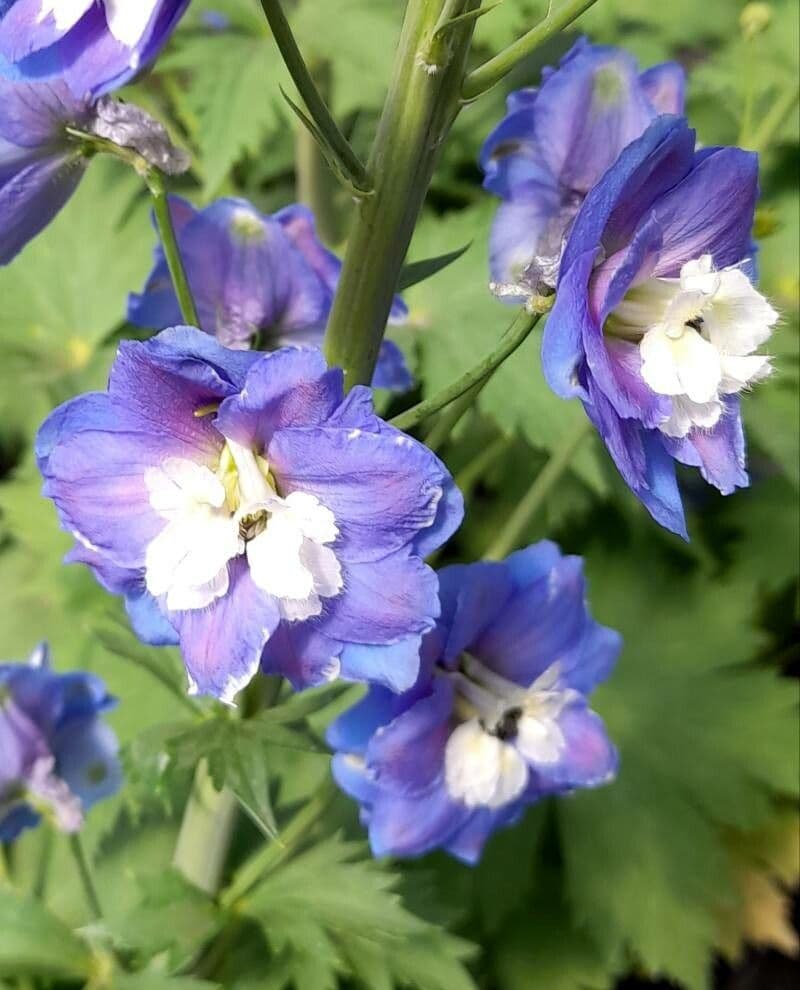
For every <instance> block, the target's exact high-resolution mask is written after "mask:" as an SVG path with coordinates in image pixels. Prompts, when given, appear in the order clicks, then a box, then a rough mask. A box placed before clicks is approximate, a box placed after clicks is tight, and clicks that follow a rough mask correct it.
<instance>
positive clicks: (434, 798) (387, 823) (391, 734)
mask: <svg viewBox="0 0 800 990" xmlns="http://www.w3.org/2000/svg"><path fill="white" fill-rule="evenodd" d="M439 577H440V596H441V602H442V614H441V616H440V617H439V621H438V622H437V624H436V628H435V629H434V630H433V631H432V632H431V633H429V634H428V636H427V637H426V638H425V640H424V642H423V645H422V653H421V657H422V662H421V669H420V676H419V678H418V680H417V683H416V684H415V685H414V687H413V688H412V690H410V691H408V692H406V693H405V694H401V695H394V694H392V693H391V692H389V691H387V690H385V689H384V688H381V687H373V688H371V689H370V691H369V693H368V694H367V696H366V697H365V698H364V699H363V700H362V701H361V702H359V703H358V704H356V705H355V706H354V707H353V708H351V709H350V710H349V711H347V712H345V714H344V715H342V716H341V717H340V718H339V719H338V720H337V721H336V722H334V724H333V725H332V726H331V728H330V730H329V734H328V738H329V741H330V744H331V746H332V747H333V748H334V749H335V750H337V756H336V757H335V758H334V773H335V775H336V779H337V781H338V782H339V784H340V785H341V787H343V788H344V790H346V791H347V792H348V793H349V794H351V795H352V796H353V797H354V798H355V799H356V800H357V801H358V802H359V803H360V804H361V808H362V820H363V822H364V823H365V824H366V825H367V826H368V828H369V835H370V841H371V843H372V849H373V851H374V853H375V855H378V856H380V855H399V856H416V855H420V854H422V853H425V852H428V851H430V850H431V849H434V848H437V847H442V848H445V849H447V850H448V851H449V852H450V853H452V854H453V855H455V856H457V857H459V858H460V859H462V860H464V861H465V862H468V863H474V862H475V861H477V859H478V857H479V856H480V853H481V849H482V848H483V845H484V843H485V842H486V839H487V838H488V836H489V835H490V834H491V832H492V831H494V830H495V829H496V828H498V827H501V826H503V825H508V824H511V823H512V822H515V821H516V820H518V819H519V817H520V815H521V814H522V812H523V811H524V809H525V808H526V807H527V806H528V805H530V804H533V803H535V802H537V801H539V800H540V799H541V798H542V797H544V796H546V795H550V794H559V793H565V792H568V791H571V790H574V789H576V788H579V787H595V786H597V785H599V784H603V783H605V782H607V781H608V780H610V779H611V778H612V777H613V776H614V774H615V772H616V766H617V754H616V750H615V749H614V747H613V745H612V744H611V743H610V742H609V740H608V737H607V736H606V732H605V729H604V727H603V724H602V722H601V720H600V719H599V717H598V716H597V715H596V714H595V713H594V712H592V711H591V709H590V708H589V707H588V705H587V700H586V699H587V695H588V694H589V693H590V692H591V691H592V689H593V688H594V687H595V686H596V685H597V684H599V683H600V682H602V681H604V680H605V679H606V678H607V677H608V675H609V674H610V672H611V669H612V667H613V664H614V661H615V659H616V657H617V654H618V652H619V649H620V638H619V636H618V635H617V633H615V632H614V631H613V630H611V629H606V628H605V627H603V626H601V625H598V623H596V622H595V621H594V620H593V619H592V618H591V617H590V616H589V614H588V611H587V608H586V604H585V587H584V579H583V573H582V562H581V560H580V558H578V557H563V556H562V555H561V553H560V552H559V550H558V548H557V547H556V546H555V545H554V544H552V543H548V542H543V543H540V544H538V545H536V546H532V547H529V548H528V549H527V550H522V551H520V552H519V553H515V554H512V555H511V557H509V558H508V560H506V561H504V562H502V563H482V564H470V565H455V566H453V567H448V568H445V569H444V570H443V571H442V572H441V573H440V575H439Z"/></svg>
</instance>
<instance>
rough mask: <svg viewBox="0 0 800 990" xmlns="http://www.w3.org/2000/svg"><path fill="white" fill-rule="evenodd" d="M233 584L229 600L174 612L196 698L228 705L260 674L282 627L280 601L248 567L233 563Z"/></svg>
mask: <svg viewBox="0 0 800 990" xmlns="http://www.w3.org/2000/svg"><path fill="white" fill-rule="evenodd" d="M228 572H229V576H230V586H229V590H228V593H227V595H225V596H224V598H218V599H216V600H215V601H214V603H213V604H212V605H209V606H208V607H207V608H203V609H193V610H191V611H187V612H170V613H169V621H170V622H171V623H172V625H173V626H174V627H175V628H176V630H177V631H178V634H179V635H180V640H181V653H182V654H183V659H184V662H185V664H186V669H187V671H188V673H189V679H190V682H189V691H190V693H191V694H210V695H213V696H214V697H216V698H219V699H220V700H221V701H223V702H225V703H226V704H233V700H234V698H235V697H236V695H237V694H238V693H239V692H240V691H241V690H242V689H243V688H244V687H246V686H247V684H249V683H250V681H251V680H252V679H253V677H255V675H256V674H257V673H258V668H259V664H260V661H261V654H262V651H263V649H264V646H265V645H266V643H267V640H268V639H269V637H270V636H271V635H272V633H273V632H274V631H275V629H277V627H278V623H279V622H280V611H279V609H278V604H277V602H276V601H275V600H274V599H272V598H270V597H269V596H268V595H265V594H264V592H263V591H261V589H260V588H258V587H256V585H255V584H254V583H253V581H252V579H251V577H250V572H249V570H248V568H247V564H246V562H245V561H244V559H243V558H241V557H240V558H237V559H236V560H233V561H231V562H230V563H229V564H228Z"/></svg>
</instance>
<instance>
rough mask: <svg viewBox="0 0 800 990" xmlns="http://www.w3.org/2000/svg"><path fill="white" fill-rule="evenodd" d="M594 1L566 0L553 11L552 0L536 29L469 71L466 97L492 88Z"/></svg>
mask: <svg viewBox="0 0 800 990" xmlns="http://www.w3.org/2000/svg"><path fill="white" fill-rule="evenodd" d="M594 3H596V0H565V2H563V3H561V4H558V6H557V9H556V10H555V11H553V9H552V8H553V6H555V3H554V0H551V4H550V9H549V10H548V13H547V16H546V17H545V18H544V19H543V20H541V21H539V23H538V24H537V25H536V26H535V27H534V28H532V29H531V30H530V31H528V33H527V34H524V35H523V36H522V37H521V38H519V39H518V40H517V41H515V42H514V43H513V44H512V45H509V46H508V48H506V49H504V50H503V51H502V52H500V53H499V54H498V55H495V56H494V58H491V59H489V61H488V62H484V64H483V65H481V66H479V67H478V68H477V69H474V70H473V71H472V72H470V74H469V75H468V76H467V78H466V80H465V81H464V86H463V89H462V91H461V95H462V97H463V99H464V100H467V101H469V100H474V99H476V98H477V97H479V96H481V95H482V94H483V93H485V92H486V91H487V90H489V89H491V88H492V86H494V85H495V84H496V83H498V82H500V80H501V79H503V78H504V77H505V76H507V75H508V73H509V72H511V70H512V69H513V68H514V67H515V66H516V65H517V64H518V63H519V62H521V61H522V60H523V59H525V58H527V57H528V56H529V55H531V54H533V52H534V51H535V50H536V49H537V48H538V47H539V46H540V45H543V44H544V43H545V42H547V41H549V40H550V38H552V37H553V35H554V34H558V32H559V31H563V30H564V28H566V27H569V25H570V24H571V23H572V22H573V21H574V20H575V19H576V18H577V17H580V15H581V14H582V13H583V12H584V11H585V10H588V9H589V7H591V6H592V4H594Z"/></svg>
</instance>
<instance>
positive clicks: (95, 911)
mask: <svg viewBox="0 0 800 990" xmlns="http://www.w3.org/2000/svg"><path fill="white" fill-rule="evenodd" d="M69 848H70V851H71V852H72V856H73V859H74V860H75V865H76V867H77V868H78V876H79V877H80V881H81V885H82V886H83V892H84V895H85V897H86V903H87V904H88V905H89V911H90V912H91V915H92V920H93V921H101V920H102V918H103V908H102V906H101V904H100V898H99V897H98V894H97V886H96V884H95V882H94V877H93V875H92V868H91V866H90V864H89V858H88V857H87V855H86V850H85V849H84V848H83V842H82V841H81V837H80V835H79V834H78V833H77V832H76V833H75V834H74V835H71V836H70V837H69Z"/></svg>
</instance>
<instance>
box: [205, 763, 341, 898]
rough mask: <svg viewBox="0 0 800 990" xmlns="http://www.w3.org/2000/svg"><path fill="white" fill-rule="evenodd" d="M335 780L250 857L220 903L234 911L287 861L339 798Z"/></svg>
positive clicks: (237, 873)
mask: <svg viewBox="0 0 800 990" xmlns="http://www.w3.org/2000/svg"><path fill="white" fill-rule="evenodd" d="M337 793H338V792H337V790H336V786H335V785H334V783H333V781H332V780H331V779H330V778H329V777H326V779H325V782H324V783H323V784H322V786H321V787H320V789H319V790H318V791H317V793H316V794H315V795H314V797H312V798H311V800H310V801H309V802H308V804H306V805H304V807H302V808H301V809H300V811H298V812H297V814H296V815H295V816H294V818H293V819H292V820H291V821H290V822H289V824H288V825H287V826H286V828H285V829H284V830H283V831H282V832H281V834H280V837H279V838H278V839H276V840H275V841H274V842H272V843H270V844H269V845H268V846H265V847H264V848H263V849H261V850H259V852H257V853H255V854H254V855H253V856H251V857H250V859H248V860H247V861H246V862H245V863H244V864H243V865H242V866H241V867H240V868H239V870H238V871H237V872H236V874H235V876H234V878H233V880H232V881H231V884H230V886H229V887H228V888H227V890H225V891H223V893H222V896H221V897H220V904H221V905H222V907H223V908H227V909H231V908H233V907H234V906H235V905H236V904H237V903H238V902H239V901H240V900H242V898H244V897H246V896H247V894H249V893H250V891H251V890H252V889H253V888H254V887H256V886H257V885H258V884H259V883H260V882H261V881H262V880H263V879H264V877H265V876H266V875H267V874H268V873H270V872H271V871H272V870H274V869H275V867H276V866H279V865H280V864H281V863H282V862H284V860H286V859H288V858H289V857H290V856H291V855H292V853H293V852H294V851H295V849H297V847H298V845H299V844H300V843H301V842H302V841H303V839H304V838H305V837H306V835H307V834H308V833H309V831H310V830H311V829H312V828H313V827H314V825H316V823H317V822H318V821H319V820H320V818H322V816H323V815H324V814H325V812H326V811H327V810H328V808H329V807H330V805H331V803H332V802H333V799H334V798H335V797H336V795H337Z"/></svg>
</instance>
